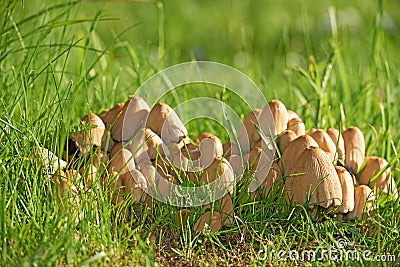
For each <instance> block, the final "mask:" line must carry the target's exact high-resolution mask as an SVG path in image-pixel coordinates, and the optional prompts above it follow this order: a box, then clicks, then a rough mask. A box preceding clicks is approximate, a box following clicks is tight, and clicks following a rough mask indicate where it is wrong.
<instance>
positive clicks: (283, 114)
mask: <svg viewBox="0 0 400 267" xmlns="http://www.w3.org/2000/svg"><path fill="white" fill-rule="evenodd" d="M271 115H272V118H271ZM272 120H273V122H274V124H275V127H274V129H268V128H269V127H270V125H271V122H272ZM259 121H260V127H261V130H262V132H263V133H264V134H265V135H266V136H271V132H272V135H277V134H279V133H281V132H282V131H284V130H286V128H287V123H288V113H287V109H286V107H285V105H284V104H283V103H282V102H281V101H279V100H272V101H271V102H269V103H268V106H266V107H264V108H263V110H262V112H261V114H260V118H259Z"/></svg>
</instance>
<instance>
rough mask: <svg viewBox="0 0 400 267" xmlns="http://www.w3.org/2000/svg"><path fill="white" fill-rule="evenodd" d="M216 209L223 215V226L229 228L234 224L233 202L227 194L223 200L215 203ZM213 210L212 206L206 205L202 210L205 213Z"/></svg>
mask: <svg viewBox="0 0 400 267" xmlns="http://www.w3.org/2000/svg"><path fill="white" fill-rule="evenodd" d="M214 208H215V209H216V211H217V212H219V213H220V214H221V220H222V225H226V226H229V225H231V224H232V223H233V202H232V197H231V196H230V195H229V194H225V195H224V196H223V197H222V198H220V199H218V200H216V201H214ZM215 209H214V210H215ZM212 210H213V209H212V207H211V204H206V205H204V206H203V208H202V211H203V212H204V213H205V212H207V211H212Z"/></svg>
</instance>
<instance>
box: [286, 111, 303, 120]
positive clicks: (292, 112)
mask: <svg viewBox="0 0 400 267" xmlns="http://www.w3.org/2000/svg"><path fill="white" fill-rule="evenodd" d="M287 114H288V121H290V120H291V119H294V118H298V119H300V116H299V115H298V114H297V113H296V112H294V111H293V110H290V109H288V110H287Z"/></svg>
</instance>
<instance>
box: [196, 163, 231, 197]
mask: <svg viewBox="0 0 400 267" xmlns="http://www.w3.org/2000/svg"><path fill="white" fill-rule="evenodd" d="M217 179H218V181H219V183H220V185H223V186H224V187H225V188H227V189H228V192H229V193H231V194H233V185H234V179H235V175H234V173H233V169H232V166H231V165H230V164H229V162H228V161H227V160H226V159H225V158H216V159H214V160H213V162H212V163H211V164H210V165H209V166H208V167H207V168H206V169H205V170H204V171H203V173H202V174H201V176H200V185H204V184H208V183H211V182H214V181H215V180H217Z"/></svg>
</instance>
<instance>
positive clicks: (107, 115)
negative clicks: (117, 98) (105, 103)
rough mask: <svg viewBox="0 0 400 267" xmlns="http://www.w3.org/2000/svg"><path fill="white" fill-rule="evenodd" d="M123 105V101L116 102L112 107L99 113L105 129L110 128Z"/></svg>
mask: <svg viewBox="0 0 400 267" xmlns="http://www.w3.org/2000/svg"><path fill="white" fill-rule="evenodd" d="M123 107H124V103H118V104H116V105H115V106H114V107H113V108H112V109H109V110H105V111H103V112H101V113H100V114H99V117H100V118H101V119H102V120H103V122H104V124H105V126H106V128H107V129H110V128H111V127H112V126H113V125H114V123H116V121H117V119H118V117H119V116H120V115H121V111H122V108H123Z"/></svg>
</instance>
